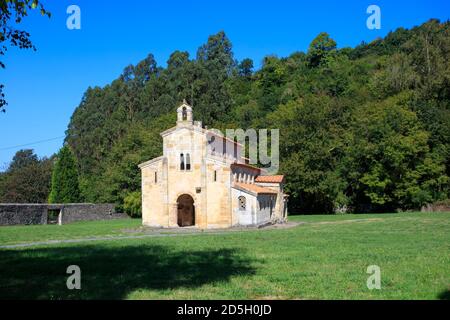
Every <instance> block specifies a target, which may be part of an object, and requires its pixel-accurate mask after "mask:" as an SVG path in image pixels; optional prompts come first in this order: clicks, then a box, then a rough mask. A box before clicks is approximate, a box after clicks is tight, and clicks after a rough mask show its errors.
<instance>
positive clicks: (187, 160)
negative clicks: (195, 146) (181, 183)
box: [186, 153, 191, 170]
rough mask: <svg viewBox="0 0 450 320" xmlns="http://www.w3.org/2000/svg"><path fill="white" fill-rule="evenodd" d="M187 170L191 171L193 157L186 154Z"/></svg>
mask: <svg viewBox="0 0 450 320" xmlns="http://www.w3.org/2000/svg"><path fill="white" fill-rule="evenodd" d="M186 170H191V155H190V154H189V153H186Z"/></svg>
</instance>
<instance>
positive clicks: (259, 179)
mask: <svg viewBox="0 0 450 320" xmlns="http://www.w3.org/2000/svg"><path fill="white" fill-rule="evenodd" d="M283 181H284V176H283V175H281V174H280V175H274V176H257V177H256V178H255V182H262V183H264V182H266V183H282V182H283Z"/></svg>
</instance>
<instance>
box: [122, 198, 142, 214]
mask: <svg viewBox="0 0 450 320" xmlns="http://www.w3.org/2000/svg"><path fill="white" fill-rule="evenodd" d="M123 209H124V211H125V212H126V213H127V214H128V215H129V216H130V217H133V218H134V217H141V216H142V210H141V193H140V192H139V191H134V192H130V193H128V194H127V195H126V197H125V199H124V200H123Z"/></svg>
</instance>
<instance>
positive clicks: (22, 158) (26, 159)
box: [8, 149, 39, 171]
mask: <svg viewBox="0 0 450 320" xmlns="http://www.w3.org/2000/svg"><path fill="white" fill-rule="evenodd" d="M38 162H39V160H38V157H37V155H36V154H34V152H33V150H32V149H22V150H19V151H17V152H16V154H15V155H14V157H13V159H12V161H11V163H10V165H9V169H8V170H9V171H13V170H18V169H22V168H24V167H26V166H28V165H31V164H36V163H38Z"/></svg>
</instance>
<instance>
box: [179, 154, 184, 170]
mask: <svg viewBox="0 0 450 320" xmlns="http://www.w3.org/2000/svg"><path fill="white" fill-rule="evenodd" d="M180 170H184V154H180Z"/></svg>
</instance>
